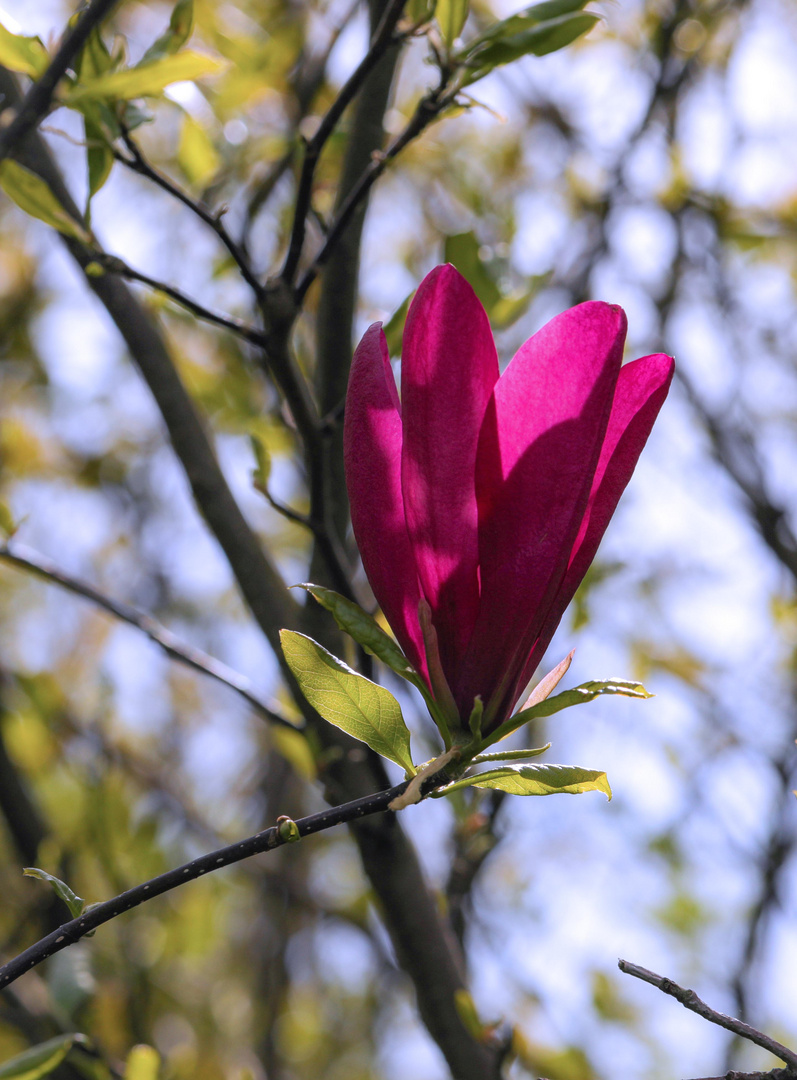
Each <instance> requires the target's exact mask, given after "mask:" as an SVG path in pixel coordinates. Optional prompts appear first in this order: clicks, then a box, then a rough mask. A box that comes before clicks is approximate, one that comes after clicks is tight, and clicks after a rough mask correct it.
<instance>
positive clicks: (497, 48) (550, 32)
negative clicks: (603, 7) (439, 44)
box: [454, 12, 598, 87]
mask: <svg viewBox="0 0 797 1080" xmlns="http://www.w3.org/2000/svg"><path fill="white" fill-rule="evenodd" d="M597 21H598V16H597V15H592V14H590V13H588V12H580V13H578V14H574V15H561V16H559V17H558V18H555V19H549V20H547V21H546V22H537V21H536V20H524V19H523V18H522V17H521V16H517V15H515V16H513V17H512V18H511V19H507V20H505V23H506V24H509V25H504V26H503V28H502V32H501V33H499V34H497V35H496V34H494V33H493V34H491V36H490V37H489V38H488V37H487V35H482V38H481V39H477V42H474V43H472V44H471V45H469V46H468V48H467V50H465V51H464V52H463V53H461V54H459V55H458V56H456V57H455V58H454V59H455V61H456V62H457V63H462V64H464V65H465V66H466V67H468V68H471V69H472V70H471V72H470V74H469V75H467V77H466V78H465V81H464V82H463V84H462V85H463V87H465V86H470V85H472V84H473V83H475V82H477V81H478V80H479V79H483V78H484V76H485V75H489V73H490V72H491V71H492V70H493V69H494V68H497V67H501V66H502V65H503V64H509V63H512V61H514V60H519V59H520V58H521V57H522V56H528V55H532V56H545V55H546V54H547V53H551V52H556V51H557V50H558V49H563V48H565V46H567V45H570V44H572V43H573V42H574V41H575V40H576V38H579V37H581V36H582V34H586V33H587V32H588V31H589V30H591V29H592V27H593V26H594V25H595V23H596V22H597ZM499 25H500V24H499ZM495 29H496V28H495V27H492V28H491V31H494V30H495ZM488 33H489V32H488Z"/></svg>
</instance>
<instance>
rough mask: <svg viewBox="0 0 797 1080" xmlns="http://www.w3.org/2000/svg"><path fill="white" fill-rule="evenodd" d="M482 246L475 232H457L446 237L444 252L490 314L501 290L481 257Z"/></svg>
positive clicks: (445, 256)
mask: <svg viewBox="0 0 797 1080" xmlns="http://www.w3.org/2000/svg"><path fill="white" fill-rule="evenodd" d="M480 248H481V244H480V243H479V241H478V240H477V238H476V235H475V233H472V232H464V233H457V234H456V235H454V236H447V237H446V242H445V247H444V249H443V254H444V259H445V261H446V262H447V263H451V265H452V266H455V267H456V268H457V270H459V272H460V274H462V276H463V277H464V278H465V279H466V281H467V282H468V284H469V285H470V286H471V288H472V289H473V291H474V292H475V293H476V296H477V297H478V299H479V300H480V301H481V303H482V306H483V307H484V309H485V311H486V312H487V314H488V316H489V314H490V309H491V308H492V307H494V305H495V304H497V303H498V301H499V300H500V299H501V290H500V289H499V288H498V286H497V285H496V283H495V282H494V281H493V279H492V277H490V274H489V272H488V270H487V267H486V266H485V265H484V263H483V262H482V260H481V258H480V257H479V250H480Z"/></svg>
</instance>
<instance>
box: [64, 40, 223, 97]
mask: <svg viewBox="0 0 797 1080" xmlns="http://www.w3.org/2000/svg"><path fill="white" fill-rule="evenodd" d="M224 66H225V65H224V63H223V62H222V61H221V60H216V59H214V57H212V56H205V55H204V54H203V53H196V52H181V53H178V54H177V55H176V56H165V57H163V59H161V60H154V61H152V62H151V63H147V64H140V65H139V66H138V67H133V68H126V69H125V70H124V71H113V72H110V73H109V74H107V75H100V76H98V77H97V78H96V79H87V80H86V82H83V83H78V85H77V86H75V87H74V89H72V90H71V91H70V92H69V94H68V95H67V97H66V103H67V104H68V105H74V104H75V103H77V102H79V101H85V100H87V99H90V100H104V99H108V98H111V99H114V100H123V101H127V100H128V99H130V98H139V97H156V96H157V95H158V94H160V93H161V91H162V90H164V89H165V88H166V87H167V86H169V85H171V83H175V82H184V81H186V80H193V79H200V78H202V77H203V76H205V75H215V74H217V73H218V72H219V71H221V70H222V68H223V67H224Z"/></svg>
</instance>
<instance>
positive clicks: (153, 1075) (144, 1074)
mask: <svg viewBox="0 0 797 1080" xmlns="http://www.w3.org/2000/svg"><path fill="white" fill-rule="evenodd" d="M160 1063H161V1059H160V1054H159V1053H158V1051H157V1050H156V1049H155V1047H154V1046H147V1045H146V1044H145V1043H141V1044H140V1045H139V1046H134V1047H133V1049H132V1050H131V1051H130V1053H129V1054H128V1055H127V1061H126V1062H125V1074H124V1080H158V1071H159V1069H160Z"/></svg>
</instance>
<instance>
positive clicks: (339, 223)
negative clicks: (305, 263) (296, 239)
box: [294, 73, 456, 304]
mask: <svg viewBox="0 0 797 1080" xmlns="http://www.w3.org/2000/svg"><path fill="white" fill-rule="evenodd" d="M449 79H450V75H448V74H446V73H443V74H442V76H441V80H440V84H439V85H438V86H437V87H436V88H435V89H434V90H430V91H429V92H428V93H427V94H425V95H424V96H423V97H422V98H421V100H420V101H419V102H418V104H417V106H416V108H415V112H414V113H413V114H412V117H411V118H410V120H409V121H408V122H407V124H406V126H405V128H404V130H403V131H402V132H401V133H400V134H399V135H397V136H396V138H395V139H394V140H393V141H392V142H391V143H390V145H389V146H388V147H387V149H386V150H384V151H383V152H381V153H376V154H374V155H373V158H372V160H371V164H370V165H369V166H368V168H367V169H366V170H365V171H364V172H363V174H362V176H361V177H360V179H359V180H358V181H357V183H356V184H355V185H354V187H353V188H352V190H351V191H350V193H349V195H348V197H347V198H346V200H345V202H344V203H343V205H342V206H341V208H340V210H339V212H338V214H337V217H336V218H335V220H334V221H333V222H332V224H331V225H330V227H329V232H328V234H327V237H326V239H325V241H324V243H323V245H322V247H321V250H320V251H319V252H318V254H317V255H316V257H315V258H314V259H313V261H312V263H311V264H310V266H309V267H308V268H307V270H306V271H305V272H304V274H303V275H302V278H301V280H300V281H299V284H298V285H297V286H296V290H295V294H294V295H295V297H296V303H297V304H301V303H302V301H303V300H304V297H305V296H306V294H307V290H308V289H309V288H310V286H311V285H312V284H313V282H314V281H315V279H316V277H317V276H318V272H319V271H320V269H321V267H322V266H323V265H324V263H325V262H326V261H327V259H328V258H329V257H330V255H331V254H332V251H333V249H334V248H335V246H336V244H337V243H338V241H339V240H340V237H341V235H342V234H343V233H344V231H345V230H346V227H347V225H348V224H349V221H350V219H351V217H352V215H353V214H354V212H355V210H356V209H357V207H358V206H359V205H360V202H361V201H362V200H363V198H364V197H365V196H366V195H367V193H368V192H369V191H370V189H371V187H372V186H373V185H374V183H375V182H376V181H377V180H378V179H379V177H380V176H381V175H382V173H383V172H384V171H385V169H386V168H387V166H388V165H389V163H390V162H391V161H392V160H393V159H394V158H395V157H396V156H397V155H398V154H399V153H401V151H402V150H403V149H404V147H405V146H407V145H408V144H409V143H410V142H412V140H413V139H415V138H417V137H418V135H420V134H421V132H422V131H424V130H425V129H426V128H427V127H428V126H429V124H431V123H432V121H433V120H435V119H436V118H437V117H438V116H439V115H440V113H441V112H442V111H443V110H444V109H446V108H448V106H449V105H450V104H451V103H452V101H453V100H454V97H455V96H456V93H455V92H451V91H448V83H449Z"/></svg>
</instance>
